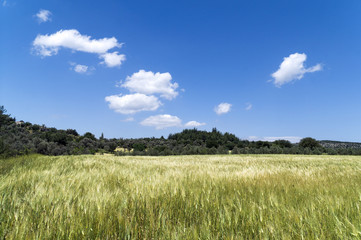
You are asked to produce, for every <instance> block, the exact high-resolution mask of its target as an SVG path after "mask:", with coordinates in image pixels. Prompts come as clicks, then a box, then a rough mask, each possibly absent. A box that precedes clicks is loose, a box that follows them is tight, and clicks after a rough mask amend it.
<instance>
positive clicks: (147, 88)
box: [121, 70, 178, 100]
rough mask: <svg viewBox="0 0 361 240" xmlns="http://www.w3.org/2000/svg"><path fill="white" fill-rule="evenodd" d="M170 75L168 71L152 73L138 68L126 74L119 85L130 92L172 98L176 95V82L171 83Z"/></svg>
mask: <svg viewBox="0 0 361 240" xmlns="http://www.w3.org/2000/svg"><path fill="white" fill-rule="evenodd" d="M171 81H172V76H171V75H170V73H168V72H166V73H159V72H157V73H153V72H151V71H149V72H146V71H144V70H139V72H136V73H133V75H132V76H128V77H127V78H126V81H125V82H124V83H123V84H122V85H121V86H122V87H124V88H127V89H128V90H129V91H131V92H137V93H143V94H160V96H161V97H163V98H166V99H169V100H170V99H173V98H175V97H176V96H177V95H178V92H176V89H177V88H178V83H176V82H175V83H172V82H171Z"/></svg>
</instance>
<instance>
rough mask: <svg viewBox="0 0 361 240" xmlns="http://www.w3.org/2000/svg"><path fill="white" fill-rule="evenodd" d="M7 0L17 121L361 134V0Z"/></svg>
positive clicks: (8, 87)
mask: <svg viewBox="0 0 361 240" xmlns="http://www.w3.org/2000/svg"><path fill="white" fill-rule="evenodd" d="M0 3H1V6H0V35H1V37H0V46H1V52H0V104H1V105H4V106H5V108H6V109H7V110H8V112H9V113H11V114H12V116H15V117H16V118H17V120H25V121H29V122H32V123H38V124H45V125H47V126H49V127H57V128H60V129H68V128H73V129H76V130H77V131H78V132H79V133H85V132H87V131H90V132H93V133H95V134H96V135H97V136H99V135H100V134H101V133H102V132H103V133H104V135H105V137H109V138H111V137H116V138H119V137H125V138H137V137H150V136H156V137H159V136H162V135H163V136H168V134H169V133H175V132H179V131H181V130H182V129H184V128H187V127H194V126H197V128H198V129H205V130H211V129H212V128H213V127H217V128H218V129H219V130H220V131H223V132H225V131H228V132H232V133H234V134H236V135H237V136H238V137H240V138H244V139H255V140H257V139H266V140H267V139H271V140H272V139H275V138H281V137H282V138H285V137H286V139H290V140H292V141H296V140H297V139H299V138H301V137H307V136H311V137H314V138H316V139H319V140H322V139H332V140H343V141H361V137H360V132H361V124H360V122H361V98H360V90H361V79H360V76H361V67H360V66H361V14H360V12H361V2H360V1H356V0H350V1H308V0H306V1H289V0H287V1H171V0H167V1H158V0H155V1H140V0H132V1H131V0H127V1H123V0H119V1H110V0H104V1H91V0H88V1H64V0H62V1H60V0H46V1H45V0H44V1H25V0H6V1H5V0H1V2H0ZM287 137H291V138H287Z"/></svg>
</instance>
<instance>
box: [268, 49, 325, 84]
mask: <svg viewBox="0 0 361 240" xmlns="http://www.w3.org/2000/svg"><path fill="white" fill-rule="evenodd" d="M306 59H307V55H306V54H304V53H294V54H291V55H289V56H288V57H285V58H284V59H283V62H282V63H281V65H280V67H279V69H278V70H277V71H276V72H274V73H272V77H273V78H274V84H275V85H276V86H277V87H281V86H282V85H283V84H286V83H289V82H292V81H294V80H299V79H302V78H303V76H304V74H305V73H311V72H317V71H320V70H322V65H321V64H316V65H315V66H313V67H310V68H305V66H304V62H305V61H306Z"/></svg>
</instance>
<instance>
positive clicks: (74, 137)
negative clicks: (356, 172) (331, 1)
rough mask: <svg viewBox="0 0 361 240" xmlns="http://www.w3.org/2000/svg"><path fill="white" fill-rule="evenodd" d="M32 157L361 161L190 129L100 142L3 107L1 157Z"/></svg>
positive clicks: (313, 148) (313, 144) (312, 146)
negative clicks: (328, 158)
mask: <svg viewBox="0 0 361 240" xmlns="http://www.w3.org/2000/svg"><path fill="white" fill-rule="evenodd" d="M30 153H39V154H44V155H54V156H57V155H78V154H104V153H112V154H115V155H149V156H159V155H194V154H331V155H336V154H342V155H361V148H335V147H323V146H322V145H321V144H320V143H319V142H318V141H316V140H315V139H313V138H304V139H302V140H301V141H300V142H299V143H298V144H292V143H291V142H289V141H287V140H277V141H274V142H268V141H248V140H242V139H239V138H238V137H236V136H235V135H234V134H231V133H227V132H226V133H221V132H220V131H218V130H217V129H216V128H213V129H212V131H210V132H207V131H200V130H197V129H185V130H183V131H182V132H180V133H175V134H170V135H169V136H168V138H164V137H160V138H155V137H152V138H137V139H123V138H112V139H107V138H104V136H103V134H102V136H101V137H100V138H96V137H95V136H94V134H92V133H90V132H87V133H85V134H83V135H80V134H78V132H77V131H76V130H75V129H67V130H61V129H60V130H59V129H56V128H49V127H46V126H45V125H38V124H32V123H29V122H24V121H16V120H15V118H13V117H11V115H10V114H7V111H6V109H5V108H4V106H0V156H1V157H10V156H17V155H24V154H30Z"/></svg>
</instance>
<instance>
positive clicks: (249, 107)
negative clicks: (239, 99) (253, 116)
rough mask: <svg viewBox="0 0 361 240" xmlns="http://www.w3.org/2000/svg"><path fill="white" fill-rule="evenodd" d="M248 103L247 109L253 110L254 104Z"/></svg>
mask: <svg viewBox="0 0 361 240" xmlns="http://www.w3.org/2000/svg"><path fill="white" fill-rule="evenodd" d="M246 105H247V106H246V110H247V111H249V110H251V109H252V107H253V105H252V104H251V103H247V104H246Z"/></svg>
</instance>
